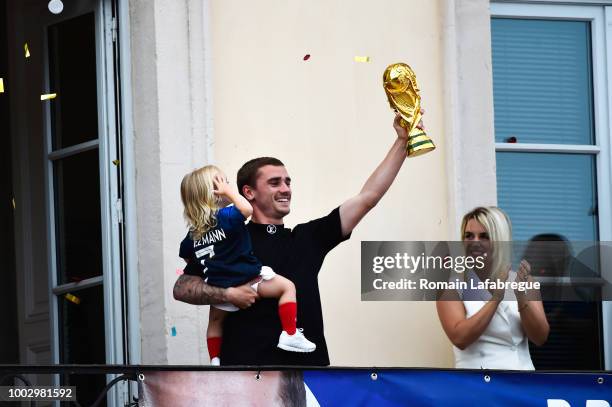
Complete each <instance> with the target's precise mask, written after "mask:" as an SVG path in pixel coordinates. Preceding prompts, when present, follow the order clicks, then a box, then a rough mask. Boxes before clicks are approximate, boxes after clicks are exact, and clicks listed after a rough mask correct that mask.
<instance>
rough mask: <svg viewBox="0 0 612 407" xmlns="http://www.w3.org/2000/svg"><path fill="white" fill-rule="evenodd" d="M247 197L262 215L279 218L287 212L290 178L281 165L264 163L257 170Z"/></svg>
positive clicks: (289, 198) (289, 202)
mask: <svg viewBox="0 0 612 407" xmlns="http://www.w3.org/2000/svg"><path fill="white" fill-rule="evenodd" d="M247 198H248V199H249V200H250V201H251V204H252V205H253V207H256V208H257V209H258V210H259V211H260V212H261V213H262V214H263V215H264V216H266V217H268V218H271V219H281V220H282V218H283V217H284V216H286V215H288V214H289V211H290V208H289V206H290V204H291V178H289V174H288V173H287V169H286V168H285V167H283V166H275V165H265V166H263V167H261V168H260V169H259V171H258V172H257V180H256V181H255V188H249V192H248V193H247Z"/></svg>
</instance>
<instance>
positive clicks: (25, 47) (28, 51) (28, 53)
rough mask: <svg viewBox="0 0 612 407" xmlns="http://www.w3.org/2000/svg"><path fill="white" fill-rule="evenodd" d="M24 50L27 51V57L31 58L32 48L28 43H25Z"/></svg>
mask: <svg viewBox="0 0 612 407" xmlns="http://www.w3.org/2000/svg"><path fill="white" fill-rule="evenodd" d="M23 50H24V51H25V57H26V58H30V48H28V43H27V42H26V43H25V44H23Z"/></svg>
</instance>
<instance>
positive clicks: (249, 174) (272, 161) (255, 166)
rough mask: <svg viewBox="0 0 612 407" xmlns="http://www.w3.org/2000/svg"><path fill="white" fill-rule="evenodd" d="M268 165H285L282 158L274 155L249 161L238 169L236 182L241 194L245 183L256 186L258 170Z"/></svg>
mask: <svg viewBox="0 0 612 407" xmlns="http://www.w3.org/2000/svg"><path fill="white" fill-rule="evenodd" d="M266 165H274V166H276V167H284V166H285V164H283V162H282V161H281V160H279V159H278V158H274V157H259V158H253V159H252V160H249V161H247V162H246V163H244V165H243V166H242V167H240V169H239V170H238V176H237V177H236V178H237V180H236V184H238V192H240V195H243V193H242V188H243V187H244V186H245V185H248V186H250V187H255V182H256V181H257V171H259V169H260V168H261V167H264V166H266Z"/></svg>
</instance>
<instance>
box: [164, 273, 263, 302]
mask: <svg viewBox="0 0 612 407" xmlns="http://www.w3.org/2000/svg"><path fill="white" fill-rule="evenodd" d="M250 284H251V282H249V283H247V284H244V285H241V286H239V287H230V288H220V287H213V286H212V285H208V284H206V283H205V282H204V280H203V279H202V278H201V277H198V276H191V275H187V274H183V275H182V276H179V278H178V279H177V280H176V283H174V290H173V294H174V299H175V300H178V301H182V302H186V303H188V304H193V305H210V304H221V303H225V302H229V303H232V304H234V305H235V306H237V307H238V308H248V307H250V306H251V305H252V304H253V303H254V302H255V300H257V299H258V298H259V296H258V295H257V292H255V291H254V290H253V289H252V288H251V286H250Z"/></svg>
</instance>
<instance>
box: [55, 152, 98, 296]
mask: <svg viewBox="0 0 612 407" xmlns="http://www.w3.org/2000/svg"><path fill="white" fill-rule="evenodd" d="M99 172H100V170H99V169H98V150H97V149H95V150H90V151H86V152H83V153H79V154H76V155H73V156H70V157H66V158H62V159H60V160H57V161H55V162H54V178H55V181H54V188H55V228H56V233H55V243H56V256H57V271H58V276H57V279H58V284H65V283H70V282H75V281H81V280H84V279H86V278H89V277H94V276H100V275H102V240H101V233H102V232H101V228H100V180H99Z"/></svg>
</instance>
